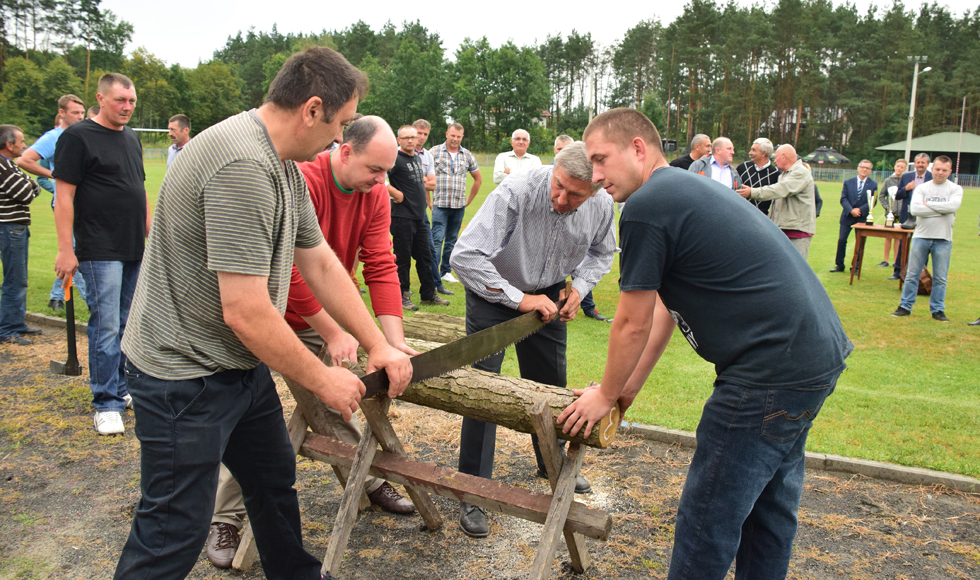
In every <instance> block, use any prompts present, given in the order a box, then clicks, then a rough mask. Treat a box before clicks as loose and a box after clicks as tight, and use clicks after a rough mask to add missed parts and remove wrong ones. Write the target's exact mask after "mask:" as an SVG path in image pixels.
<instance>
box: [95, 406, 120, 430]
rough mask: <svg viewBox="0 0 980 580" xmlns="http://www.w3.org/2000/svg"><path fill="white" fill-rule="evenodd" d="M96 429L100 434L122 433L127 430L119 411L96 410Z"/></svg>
mask: <svg viewBox="0 0 980 580" xmlns="http://www.w3.org/2000/svg"><path fill="white" fill-rule="evenodd" d="M95 430H96V431H98V432H99V435H122V434H123V431H125V427H123V420H122V415H120V414H119V411H96V412H95Z"/></svg>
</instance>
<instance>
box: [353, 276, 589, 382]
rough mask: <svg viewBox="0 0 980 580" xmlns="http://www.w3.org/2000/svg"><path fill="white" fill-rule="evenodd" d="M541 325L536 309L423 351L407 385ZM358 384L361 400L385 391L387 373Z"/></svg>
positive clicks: (462, 364) (567, 286) (483, 354)
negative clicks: (361, 392) (364, 389)
mask: <svg viewBox="0 0 980 580" xmlns="http://www.w3.org/2000/svg"><path fill="white" fill-rule="evenodd" d="M570 291H571V284H570V283H566V284H565V298H562V299H561V300H559V301H558V303H557V306H558V310H559V311H561V309H562V307H564V306H565V302H566V301H567V300H568V293H569V292H570ZM555 316H560V314H556V315H555ZM544 325H545V323H544V322H542V321H541V316H540V314H538V312H537V311H536V310H535V311H532V312H528V313H526V314H522V315H521V316H518V317H517V318H512V319H511V320H508V321H507V322H501V323H500V324H497V325H495V326H491V327H490V328H485V329H483V330H481V331H480V332H476V333H473V334H471V335H469V336H465V337H463V338H461V339H459V340H456V341H453V342H450V343H449V344H445V345H443V346H440V347H439V348H435V349H432V350H430V351H427V352H423V353H422V354H420V355H417V356H414V357H412V380H411V383H410V384H414V383H420V382H422V381H424V380H426V379H431V378H432V377H438V376H439V375H444V374H446V373H448V372H450V371H454V370H456V369H461V368H463V367H465V366H466V365H468V364H472V363H474V362H476V361H478V360H483V359H485V358H487V357H488V356H490V355H492V354H494V353H497V352H500V351H502V350H503V349H505V348H507V346H509V345H511V344H514V343H515V342H518V341H520V340H523V339H525V338H527V337H528V336H531V335H532V334H534V333H535V332H537V331H539V330H541V329H542V328H543V327H544ZM361 381H362V382H363V383H364V386H365V387H366V391H365V393H364V397H363V398H369V397H374V396H377V395H380V394H382V393H387V392H388V374H387V373H386V372H385V370H384V369H380V370H377V371H374V372H373V373H370V374H367V375H364V376H363V377H361Z"/></svg>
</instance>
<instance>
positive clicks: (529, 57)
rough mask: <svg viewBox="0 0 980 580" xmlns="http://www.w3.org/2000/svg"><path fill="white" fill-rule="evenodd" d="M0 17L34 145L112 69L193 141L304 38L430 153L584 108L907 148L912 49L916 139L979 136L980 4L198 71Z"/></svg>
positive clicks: (850, 148)
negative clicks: (184, 117)
mask: <svg viewBox="0 0 980 580" xmlns="http://www.w3.org/2000/svg"><path fill="white" fill-rule="evenodd" d="M96 15H97V16H96ZM0 18H2V19H3V22H2V30H3V32H4V34H5V36H4V38H3V47H2V52H0V67H2V76H0V79H2V82H3V90H2V92H0V115H2V117H3V119H5V120H7V121H8V122H17V123H19V124H22V125H23V126H24V128H25V129H26V130H27V132H28V133H30V134H39V133H40V132H41V131H42V130H44V129H46V128H47V127H49V126H50V125H51V124H52V123H53V121H54V114H55V110H54V109H55V105H54V100H55V99H56V98H57V96H58V95H60V94H62V93H64V92H75V93H76V94H78V95H80V96H83V98H84V99H85V100H86V103H94V91H95V87H94V81H92V80H91V79H93V78H98V75H99V74H101V73H102V72H103V71H107V70H117V71H120V72H123V73H125V74H127V75H129V76H130V77H131V78H132V79H133V80H134V82H136V85H137V90H138V94H139V103H138V107H137V111H136V114H135V115H134V121H133V122H132V125H133V126H139V127H151V128H163V127H165V126H166V123H167V119H168V118H169V117H170V116H171V115H172V114H174V113H178V112H180V113H186V114H188V115H189V116H190V117H191V119H192V123H193V127H194V131H195V132H197V131H200V130H203V129H204V128H206V127H207V126H209V125H211V124H213V123H216V122H218V121H220V120H221V119H223V118H225V117H227V116H228V115H231V114H233V113H235V112H238V111H240V110H244V109H248V108H251V107H256V106H258V105H260V104H261V102H262V99H263V96H264V95H265V92H266V90H267V88H268V85H269V82H270V81H271V80H272V78H273V77H274V76H275V74H276V73H277V72H278V70H279V68H280V67H281V66H282V63H283V62H284V61H285V60H286V58H288V56H289V55H290V54H292V53H294V52H297V51H299V50H302V49H303V48H305V47H306V46H309V45H323V46H330V47H332V48H335V49H337V50H339V51H340V52H341V53H343V54H344V55H345V56H346V57H347V59H348V60H350V61H351V62H352V63H353V64H355V65H357V66H358V67H360V68H361V69H362V70H364V71H365V72H366V73H367V75H368V77H369V79H370V81H371V92H370V94H369V96H368V97H367V98H366V99H365V100H364V102H363V103H361V105H360V107H359V110H360V111H361V112H363V113H366V114H377V115H381V116H382V117H384V118H385V119H387V120H388V121H389V122H390V123H391V124H392V125H393V126H395V127H397V126H398V125H401V124H404V123H410V122H412V121H413V120H415V119H416V118H419V117H424V118H427V119H429V120H430V121H431V122H432V123H433V125H434V127H433V135H434V136H436V142H438V141H439V140H440V137H439V136H440V135H441V133H442V132H443V131H444V129H445V126H446V123H447V120H453V121H459V122H461V123H463V124H464V126H465V127H466V141H465V144H466V145H467V146H468V147H470V148H472V149H476V150H482V151H497V150H505V149H507V148H509V135H510V133H511V132H512V131H513V130H514V129H516V128H526V129H528V130H530V132H531V134H532V151H539V152H541V151H547V150H549V149H550V141H551V140H553V138H554V137H555V136H556V135H558V134H560V133H568V134H570V135H572V136H574V137H578V136H580V135H581V132H582V131H583V130H584V128H585V126H586V125H587V124H588V120H589V118H590V115H591V114H593V113H594V112H596V111H602V110H604V109H606V108H607V107H613V106H628V107H636V108H640V109H641V110H643V111H644V112H646V113H647V115H649V116H650V117H651V118H652V119H654V121H655V123H656V124H657V126H658V127H659V128H660V129H661V132H662V134H663V136H664V137H667V138H670V139H676V140H677V141H678V142H679V143H680V145H681V147H684V146H685V145H686V143H687V142H688V141H689V139H690V137H691V136H693V135H694V134H696V133H707V134H709V135H712V136H718V135H726V136H728V137H730V138H731V139H732V141H733V142H734V143H735V145H736V149H738V151H739V153H744V152H745V151H747V150H748V148H749V146H750V144H751V142H752V141H753V140H754V139H755V138H756V137H759V136H765V137H769V138H770V139H771V140H772V141H774V142H776V143H793V144H795V145H796V146H797V148H798V149H801V150H810V149H813V148H816V147H817V146H820V145H829V146H832V147H834V148H836V149H838V150H841V151H843V152H844V153H845V154H847V155H848V156H850V157H852V158H854V157H862V156H868V157H871V156H875V157H880V156H881V155H880V154H877V153H875V152H874V147H875V146H878V145H881V144H884V143H889V142H892V141H900V140H902V139H904V137H905V131H906V124H907V115H908V106H909V96H910V91H911V84H912V67H913V64H912V61H911V60H910V58H911V57H912V56H925V57H927V58H928V63H927V65H928V66H931V67H932V70H931V71H929V72H928V73H926V74H923V75H921V76H920V79H919V87H918V105H917V109H916V117H915V123H916V126H915V133H916V135H924V134H929V133H933V132H937V131H942V130H958V129H959V124H960V110H961V104H962V102H963V98H964V97H966V99H967V110H966V118H965V125H966V129H967V130H968V131H977V130H978V129H980V67H978V66H977V63H978V62H980V8H978V9H977V10H975V11H974V12H973V13H972V14H971V13H967V14H963V15H954V14H952V13H950V12H949V10H948V9H947V8H945V7H942V6H939V5H938V4H932V5H923V6H922V7H921V9H919V11H918V12H917V13H916V12H913V11H911V10H907V9H906V8H905V6H904V5H903V4H902V3H900V2H895V3H893V4H892V5H890V6H889V7H887V8H883V9H878V8H874V7H873V8H872V9H869V10H868V11H867V12H866V13H859V12H858V11H857V8H856V7H855V6H854V5H853V4H844V5H842V6H837V7H834V5H833V4H832V3H831V1H830V0H779V1H778V3H777V4H776V5H775V6H773V7H771V8H765V9H763V8H761V7H756V8H743V7H740V6H737V5H735V4H734V3H728V4H724V5H722V4H718V3H716V2H715V1H714V0H689V1H688V4H687V5H686V6H685V9H684V13H683V14H682V15H681V16H680V17H679V18H677V19H676V20H675V21H674V22H672V23H670V24H669V25H667V26H663V25H662V24H661V23H660V22H659V21H658V20H656V19H648V20H643V21H640V22H638V23H637V24H636V25H635V26H634V27H633V28H631V29H630V30H629V31H628V32H627V33H626V34H625V35H624V37H623V38H622V39H621V40H619V41H618V42H616V43H615V44H613V45H612V46H602V45H600V44H599V43H598V42H596V41H594V40H593V39H592V37H591V35H590V34H588V33H586V34H580V33H579V32H577V31H576V30H573V31H571V33H570V34H566V35H558V36H547V37H546V38H545V39H544V40H543V41H540V43H539V41H537V40H536V41H535V43H534V44H532V45H529V46H517V45H515V44H513V43H512V42H508V43H506V44H503V45H501V46H497V47H494V46H491V45H490V44H489V42H488V41H487V40H486V38H480V39H476V40H473V39H467V40H466V41H464V42H463V44H462V45H461V46H460V47H459V48H457V49H456V51H455V52H454V53H453V54H451V55H449V54H446V52H445V50H444V48H443V45H442V40H441V39H440V37H439V34H438V33H436V32H433V31H430V30H428V29H427V28H426V27H425V26H424V25H423V23H422V22H421V21H415V22H405V23H403V24H402V25H401V26H400V27H396V26H394V25H393V24H391V23H388V24H386V25H385V26H384V27H382V28H381V30H378V31H374V30H372V29H371V27H370V26H369V25H367V24H366V23H364V22H358V23H356V24H354V25H352V26H349V27H347V28H345V29H343V30H339V31H338V30H334V31H326V30H324V31H322V32H320V33H318V34H317V33H313V34H281V33H280V32H278V30H277V29H276V27H275V26H273V27H272V30H271V31H269V32H264V31H256V30H254V29H252V30H249V31H247V32H245V33H242V32H239V33H237V34H236V35H235V36H232V37H229V39H228V41H227V43H226V44H225V46H224V47H222V48H221V49H219V50H217V51H216V52H215V53H214V55H213V56H212V58H211V60H210V61H208V62H206V63H202V64H199V65H198V66H197V67H196V68H192V69H188V68H183V67H180V66H178V65H172V66H169V67H168V66H167V65H166V63H164V62H163V61H161V60H160V59H159V58H157V57H155V56H154V55H152V54H149V53H147V51H145V50H143V49H137V50H136V51H135V52H134V53H133V54H131V55H130V56H129V57H126V56H125V55H123V53H122V50H123V47H124V46H125V45H126V43H127V42H129V40H130V38H131V36H132V26H130V25H129V24H128V23H126V22H125V21H118V20H117V19H116V17H115V15H113V14H112V13H111V12H108V11H101V10H100V9H99V6H98V0H61V1H59V0H20V1H19V2H17V3H8V2H6V1H4V0H0Z"/></svg>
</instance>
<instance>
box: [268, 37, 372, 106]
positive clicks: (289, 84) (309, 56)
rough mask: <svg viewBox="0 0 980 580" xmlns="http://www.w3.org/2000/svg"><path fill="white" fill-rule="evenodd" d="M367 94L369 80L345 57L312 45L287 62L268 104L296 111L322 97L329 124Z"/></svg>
mask: <svg viewBox="0 0 980 580" xmlns="http://www.w3.org/2000/svg"><path fill="white" fill-rule="evenodd" d="M367 91H368V82H367V77H366V76H365V75H364V73H363V72H361V71H359V70H357V68H355V67H354V65H352V64H351V63H349V62H347V59H346V58H344V57H343V55H341V54H340V53H339V52H337V51H336V50H332V49H329V48H327V47H325V46H311V47H309V48H307V49H306V50H304V51H303V52H298V53H296V54H294V55H293V56H291V57H289V59H287V60H286V63H285V64H283V65H282V68H281V69H279V74H277V75H276V78H275V79H273V80H272V84H271V85H269V93H268V94H267V95H266V96H265V102H266V103H270V104H272V105H275V106H276V107H279V108H280V109H284V110H286V111H295V110H296V109H298V108H300V107H301V106H303V103H305V102H306V101H308V100H310V99H311V98H312V97H320V100H321V101H323V114H324V119H323V120H324V121H325V122H328V123H329V122H331V121H333V118H334V117H335V116H336V115H337V111H339V110H340V108H341V107H343V106H344V105H346V104H347V103H348V102H349V101H350V100H351V99H353V98H354V97H355V96H356V97H357V98H358V99H363V98H364V97H365V96H366V95H367Z"/></svg>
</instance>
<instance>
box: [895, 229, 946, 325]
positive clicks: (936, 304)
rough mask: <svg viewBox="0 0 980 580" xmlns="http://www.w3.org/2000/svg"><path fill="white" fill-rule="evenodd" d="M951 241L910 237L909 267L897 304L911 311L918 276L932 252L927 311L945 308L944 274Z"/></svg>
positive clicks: (942, 310) (917, 284) (917, 285)
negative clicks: (930, 290)
mask: <svg viewBox="0 0 980 580" xmlns="http://www.w3.org/2000/svg"><path fill="white" fill-rule="evenodd" d="M952 251H953V242H951V241H949V240H936V239H931V238H912V245H911V246H909V269H908V270H907V271H906V272H905V283H904V284H902V301H901V303H899V306H901V307H902V308H904V309H906V310H908V311H909V312H911V311H912V306H914V305H915V295H916V293H917V292H918V291H919V276H920V275H921V274H922V268H925V266H926V263H927V262H928V260H929V254H932V292H931V293H930V294H929V312H933V313H935V312H944V311H945V310H946V274H948V273H949V256H950V254H951V253H952Z"/></svg>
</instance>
